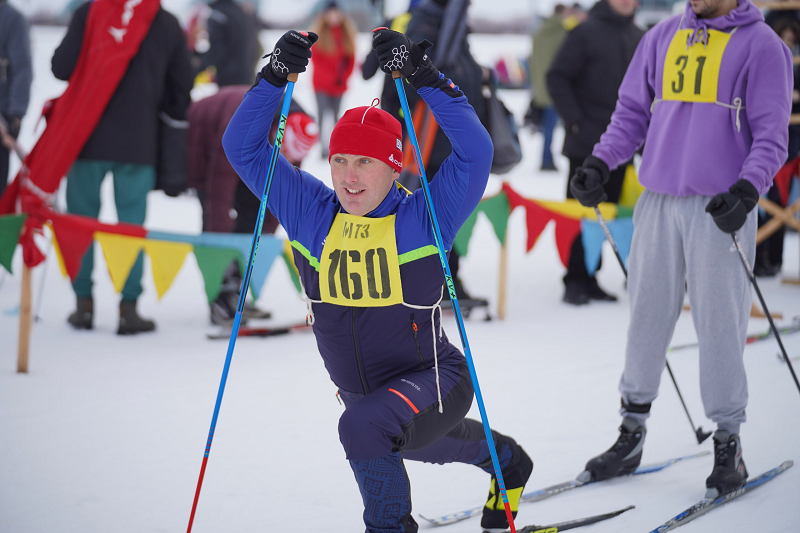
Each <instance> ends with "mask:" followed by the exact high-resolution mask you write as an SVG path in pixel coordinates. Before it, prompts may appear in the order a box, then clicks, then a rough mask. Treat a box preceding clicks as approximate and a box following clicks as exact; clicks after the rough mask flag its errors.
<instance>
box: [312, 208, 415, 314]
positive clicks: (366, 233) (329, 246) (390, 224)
mask: <svg viewBox="0 0 800 533" xmlns="http://www.w3.org/2000/svg"><path fill="white" fill-rule="evenodd" d="M394 222H395V216H394V215H390V216H388V217H383V218H367V217H357V216H354V215H348V214H346V213H339V214H338V215H336V218H335V219H334V221H333V225H332V226H331V229H330V231H328V237H327V238H326V239H325V246H324V247H323V249H322V258H321V259H320V262H319V285H320V293H321V296H322V301H323V302H325V303H330V304H336V305H345V306H349V307H385V306H389V305H395V304H400V303H403V286H402V283H401V280H400V262H399V261H398V258H397V241H396V240H395V234H394Z"/></svg>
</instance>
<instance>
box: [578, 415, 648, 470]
mask: <svg viewBox="0 0 800 533" xmlns="http://www.w3.org/2000/svg"><path fill="white" fill-rule="evenodd" d="M646 434H647V430H646V429H645V427H644V426H640V425H639V423H638V422H637V421H635V420H634V419H632V418H627V417H626V418H623V419H622V425H621V426H620V427H619V438H618V439H617V442H615V443H614V445H613V446H612V447H611V448H609V449H608V451H606V452H605V453H603V454H601V455H598V456H597V457H595V458H593V459H590V460H589V462H588V463H586V470H585V471H583V472H581V474H580V475H579V476H578V481H583V482H584V483H586V482H589V481H600V480H603V479H608V478H612V477H616V476H622V475H625V474H630V473H631V472H633V471H634V470H636V469H637V468H638V467H639V463H641V462H642V448H643V447H644V437H645V435H646Z"/></svg>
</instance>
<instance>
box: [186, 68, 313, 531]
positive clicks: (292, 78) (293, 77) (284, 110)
mask: <svg viewBox="0 0 800 533" xmlns="http://www.w3.org/2000/svg"><path fill="white" fill-rule="evenodd" d="M288 80H289V83H288V84H287V85H286V94H285V95H284V97H283V106H282V107H281V119H280V123H279V124H278V133H277V134H276V136H275V143H274V146H273V147H272V155H271V157H270V160H269V170H267V180H266V182H264V192H263V193H262V194H261V206H260V208H259V210H258V219H257V221H256V227H255V230H254V231H253V243H252V244H251V245H250V257H249V259H248V260H247V270H246V271H245V274H244V278H243V279H242V288H241V291H239V303H238V305H237V306H236V315H235V316H234V319H233V326H232V328H231V337H230V340H229V341H228V353H227V355H226V356H225V366H224V367H223V369H222V379H221V380H220V384H219V391H218V392H217V402H216V404H215V405H214V415H213V416H212V417H211V429H210V430H209V432H208V440H207V441H206V450H205V453H204V454H203V463H202V465H201V466H200V477H199V478H198V480H197V489H196V490H195V493H194V502H193V503H192V514H191V515H190V516H189V527H188V529H187V530H186V531H187V533H191V531H192V523H193V522H194V514H195V511H197V500H198V499H199V498H200V489H201V488H202V486H203V477H204V476H205V472H206V464H207V463H208V454H209V453H210V452H211V441H212V440H213V439H214V429H215V428H216V426H217V418H218V417H219V409H220V405H221V404H222V395H223V393H224V392H225V383H226V382H227V381H228V370H229V369H230V367H231V359H232V358H233V347H234V346H235V345H236V334H237V332H238V331H239V324H240V323H241V321H242V310H243V309H244V302H245V299H246V298H247V287H248V286H249V285H250V276H251V274H252V272H253V265H254V264H255V262H256V251H257V250H258V241H259V239H260V238H261V228H262V226H263V225H264V216H265V214H266V209H267V200H268V199H269V191H270V188H271V187H272V177H273V175H274V174H275V165H276V164H277V162H278V154H279V153H280V150H281V144H283V132H284V130H285V129H286V118H287V117H288V115H289V104H291V102H292V92H293V91H294V84H295V82H296V81H297V74H289V76H288Z"/></svg>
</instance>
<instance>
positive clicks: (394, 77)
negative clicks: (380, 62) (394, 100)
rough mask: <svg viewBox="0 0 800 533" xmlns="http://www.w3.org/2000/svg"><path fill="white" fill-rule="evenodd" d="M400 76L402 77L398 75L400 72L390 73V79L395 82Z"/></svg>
mask: <svg viewBox="0 0 800 533" xmlns="http://www.w3.org/2000/svg"><path fill="white" fill-rule="evenodd" d="M400 76H402V74H400V71H397V70H393V71H392V79H393V80H396V79H397V78H399V77H400Z"/></svg>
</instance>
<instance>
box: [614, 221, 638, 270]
mask: <svg viewBox="0 0 800 533" xmlns="http://www.w3.org/2000/svg"><path fill="white" fill-rule="evenodd" d="M608 231H610V232H611V237H612V238H613V239H614V242H615V243H616V244H617V250H618V251H619V255H620V257H622V262H623V263H625V268H628V256H630V254H631V241H633V219H630V218H621V219H618V220H612V221H611V222H609V223H608Z"/></svg>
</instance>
